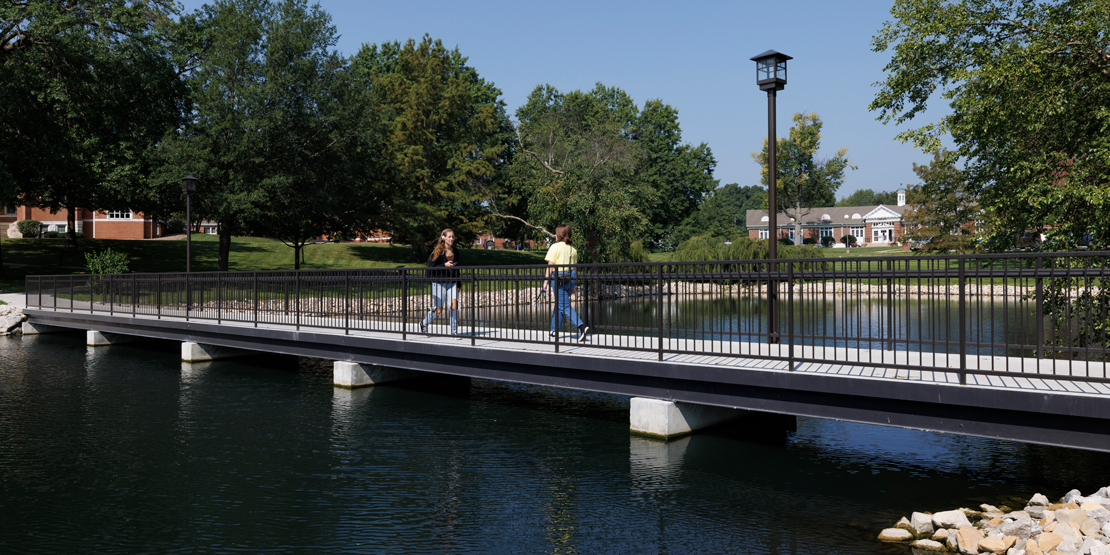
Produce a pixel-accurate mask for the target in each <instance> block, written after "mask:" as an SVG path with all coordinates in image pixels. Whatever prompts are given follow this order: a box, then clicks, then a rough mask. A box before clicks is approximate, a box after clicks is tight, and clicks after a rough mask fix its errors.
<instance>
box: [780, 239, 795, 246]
mask: <svg viewBox="0 0 1110 555" xmlns="http://www.w3.org/2000/svg"><path fill="white" fill-rule="evenodd" d="M779 244H780V245H783V246H787V247H792V246H794V241H791V240H790V238H789V237H779Z"/></svg>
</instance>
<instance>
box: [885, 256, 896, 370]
mask: <svg viewBox="0 0 1110 555" xmlns="http://www.w3.org/2000/svg"><path fill="white" fill-rule="evenodd" d="M886 269H887V272H888V273H889V277H887V278H886V336H887V343H886V350H888V351H893V350H894V339H895V336H894V261H893V260H887V262H886Z"/></svg>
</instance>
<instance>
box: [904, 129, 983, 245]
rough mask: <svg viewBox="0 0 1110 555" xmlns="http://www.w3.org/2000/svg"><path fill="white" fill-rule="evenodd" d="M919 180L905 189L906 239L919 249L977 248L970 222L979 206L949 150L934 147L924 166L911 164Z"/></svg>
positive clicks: (976, 213) (973, 220)
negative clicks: (907, 205)
mask: <svg viewBox="0 0 1110 555" xmlns="http://www.w3.org/2000/svg"><path fill="white" fill-rule="evenodd" d="M913 171H914V172H915V173H917V176H918V177H920V178H921V183H918V184H916V185H911V186H910V187H909V189H908V190H907V191H906V199H907V201H908V202H907V203H908V204H909V205H910V209H909V210H907V211H906V212H905V214H904V215H903V219H904V220H905V222H906V235H905V238H906V240H907V241H913V242H916V243H917V244H918V245H919V246H920V250H919V252H923V253H926V254H937V253H942V252H963V253H966V252H974V251H976V250H978V248H979V246H978V241H977V239H978V237H976V233H975V226H974V222H975V220H976V219H977V218H978V214H979V207H978V205H976V203H975V199H974V197H972V196H971V195H969V194H968V191H967V180H965V179H964V174H963V172H962V171H960V169H959V168H957V167H956V165H955V163H954V161H953V156H952V153H950V152H948V151H946V150H943V149H941V150H938V151H936V152H934V153H933V160H932V162H930V163H929V164H928V165H926V166H919V165H917V164H914V165H913Z"/></svg>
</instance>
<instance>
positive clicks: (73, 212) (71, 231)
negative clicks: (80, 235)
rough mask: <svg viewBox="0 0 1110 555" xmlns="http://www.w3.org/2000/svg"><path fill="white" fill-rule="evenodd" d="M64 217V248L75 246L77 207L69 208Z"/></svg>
mask: <svg viewBox="0 0 1110 555" xmlns="http://www.w3.org/2000/svg"><path fill="white" fill-rule="evenodd" d="M68 208H69V215H67V216H66V246H67V247H76V246H77V207H75V206H70V207H68Z"/></svg>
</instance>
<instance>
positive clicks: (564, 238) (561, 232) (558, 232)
mask: <svg viewBox="0 0 1110 555" xmlns="http://www.w3.org/2000/svg"><path fill="white" fill-rule="evenodd" d="M572 240H573V237H572V236H571V232H570V226H569V225H561V226H559V227H557V228H555V242H556V243H566V244H568V245H569V244H570V243H571V241H572Z"/></svg>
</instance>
